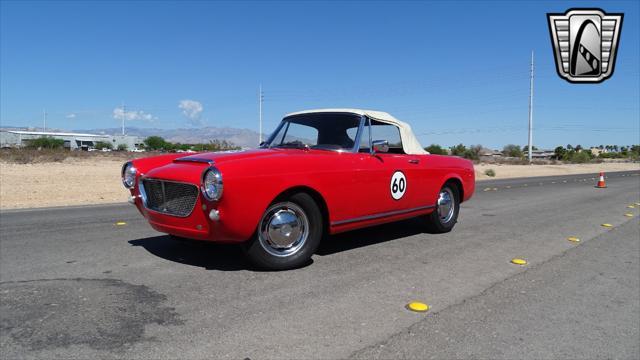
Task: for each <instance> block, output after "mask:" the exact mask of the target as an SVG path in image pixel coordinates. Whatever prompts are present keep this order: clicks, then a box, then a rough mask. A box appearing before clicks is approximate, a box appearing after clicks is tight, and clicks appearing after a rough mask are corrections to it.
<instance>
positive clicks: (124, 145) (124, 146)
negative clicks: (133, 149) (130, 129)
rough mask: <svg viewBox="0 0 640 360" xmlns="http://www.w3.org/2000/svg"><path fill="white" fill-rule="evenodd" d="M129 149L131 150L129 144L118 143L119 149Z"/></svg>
mask: <svg viewBox="0 0 640 360" xmlns="http://www.w3.org/2000/svg"><path fill="white" fill-rule="evenodd" d="M127 150H129V147H128V146H127V144H120V145H118V151H127Z"/></svg>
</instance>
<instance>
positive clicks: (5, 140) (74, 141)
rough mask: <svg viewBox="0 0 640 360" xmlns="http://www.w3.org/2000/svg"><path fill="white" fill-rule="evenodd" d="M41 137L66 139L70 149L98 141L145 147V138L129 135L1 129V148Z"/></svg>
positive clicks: (22, 145) (18, 144) (112, 144)
mask: <svg viewBox="0 0 640 360" xmlns="http://www.w3.org/2000/svg"><path fill="white" fill-rule="evenodd" d="M41 137H51V138H54V139H61V140H63V141H64V147H65V148H66V149H70V150H89V149H93V148H95V146H96V143H98V142H105V143H110V144H111V146H112V147H113V149H117V148H118V146H120V145H126V147H127V149H128V150H133V149H139V148H141V147H143V142H144V140H143V139H142V138H139V137H137V136H128V135H96V134H78V133H63V132H43V131H22V130H2V131H0V148H20V147H24V146H27V145H29V141H31V140H34V139H38V138H41Z"/></svg>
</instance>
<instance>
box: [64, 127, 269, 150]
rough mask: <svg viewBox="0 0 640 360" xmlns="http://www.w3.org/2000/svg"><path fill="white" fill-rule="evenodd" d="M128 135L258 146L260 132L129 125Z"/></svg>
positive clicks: (101, 131) (107, 131)
mask: <svg viewBox="0 0 640 360" xmlns="http://www.w3.org/2000/svg"><path fill="white" fill-rule="evenodd" d="M125 130H126V134H127V135H133V136H139V137H141V138H146V137H149V136H162V137H163V138H164V139H165V140H167V141H170V142H174V143H183V144H185V143H187V144H193V143H207V142H209V141H211V140H226V141H229V142H231V143H233V144H234V145H237V146H241V147H257V146H258V133H257V132H255V131H253V130H249V129H236V128H230V127H222V128H218V127H204V128H192V129H154V128H135V127H128V128H126V129H125ZM74 131H75V132H82V133H90V134H108V135H117V134H121V133H122V130H121V129H120V128H108V129H91V130H74Z"/></svg>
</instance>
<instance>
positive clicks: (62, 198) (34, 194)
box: [0, 157, 640, 209]
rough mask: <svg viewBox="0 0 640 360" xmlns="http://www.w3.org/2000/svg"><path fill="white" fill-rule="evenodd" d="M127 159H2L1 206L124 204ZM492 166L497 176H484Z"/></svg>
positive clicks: (593, 169)
mask: <svg viewBox="0 0 640 360" xmlns="http://www.w3.org/2000/svg"><path fill="white" fill-rule="evenodd" d="M122 163H123V160H121V159H109V158H102V157H96V158H68V159H66V160H64V161H62V162H48V163H36V164H14V163H8V162H5V161H0V208H1V209H17V208H34V207H49V206H69V205H89V204H107V203H118V202H121V203H124V202H125V201H126V199H127V196H128V195H129V193H128V191H127V190H126V189H124V187H122V183H121V182H120V169H121V166H122ZM487 169H493V170H494V171H495V173H496V176H495V177H488V176H486V175H484V172H485V170H487ZM624 170H640V164H638V163H602V164H581V165H578V164H564V165H497V164H480V165H477V166H476V176H477V179H478V180H483V179H507V178H515V177H529V176H550V175H570V174H582V173H592V174H597V173H598V172H599V171H605V172H606V171H624Z"/></svg>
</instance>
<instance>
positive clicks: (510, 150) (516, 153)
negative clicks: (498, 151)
mask: <svg viewBox="0 0 640 360" xmlns="http://www.w3.org/2000/svg"><path fill="white" fill-rule="evenodd" d="M502 155H504V156H509V157H518V158H519V157H522V150H520V146H518V145H514V144H509V145H505V146H504V148H502Z"/></svg>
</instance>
